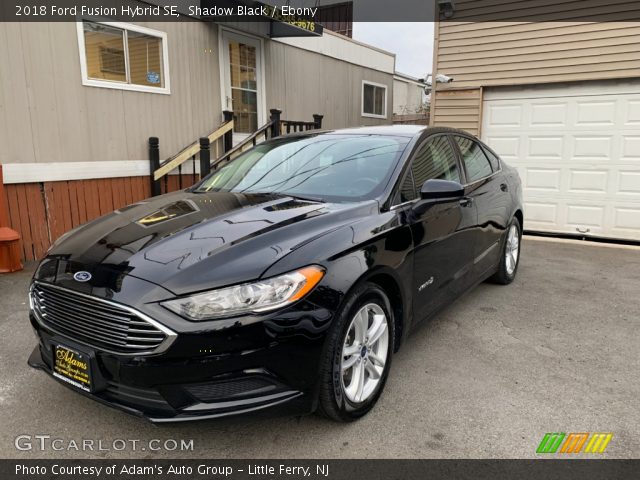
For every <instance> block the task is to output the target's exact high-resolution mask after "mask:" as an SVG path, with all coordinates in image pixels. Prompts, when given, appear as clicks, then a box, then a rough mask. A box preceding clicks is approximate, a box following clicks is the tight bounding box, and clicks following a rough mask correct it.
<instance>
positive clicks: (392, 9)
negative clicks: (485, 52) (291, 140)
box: [0, 0, 640, 33]
mask: <svg viewBox="0 0 640 480" xmlns="http://www.w3.org/2000/svg"><path fill="white" fill-rule="evenodd" d="M345 6H346V7H348V8H346V9H345ZM332 12H336V14H337V12H340V15H341V20H346V21H350V22H432V21H440V22H487V21H490V22H554V21H560V22H637V21H640V1H638V0H608V1H607V2H603V1H601V0H527V1H522V0H519V1H518V0H346V1H345V0H265V1H264V2H258V1H256V0H144V1H143V0H3V1H2V2H1V3H0V21H3V22H29V21H31V22H45V21H47V22H49V21H61V22H65V21H66V22H73V21H77V19H78V17H103V18H109V19H112V20H115V21H123V22H131V21H165V22H173V21H200V20H204V21H215V22H281V23H287V24H290V25H293V26H295V27H297V28H300V29H302V30H305V31H306V32H308V33H313V32H314V31H315V25H321V22H320V20H321V19H323V18H324V19H326V18H331V14H332ZM344 12H348V15H349V16H350V18H342V17H343V16H344ZM312 24H314V25H313V26H312ZM316 33H317V32H316Z"/></svg>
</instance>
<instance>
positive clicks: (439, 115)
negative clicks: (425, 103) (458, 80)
mask: <svg viewBox="0 0 640 480" xmlns="http://www.w3.org/2000/svg"><path fill="white" fill-rule="evenodd" d="M481 110H482V91H481V90H480V89H479V88H476V89H468V90H449V91H442V92H437V93H436V98H435V101H434V115H433V117H432V118H433V125H434V126H436V127H453V128H460V129H462V130H466V131H467V132H469V133H470V134H472V135H479V134H480V131H479V127H480V115H481Z"/></svg>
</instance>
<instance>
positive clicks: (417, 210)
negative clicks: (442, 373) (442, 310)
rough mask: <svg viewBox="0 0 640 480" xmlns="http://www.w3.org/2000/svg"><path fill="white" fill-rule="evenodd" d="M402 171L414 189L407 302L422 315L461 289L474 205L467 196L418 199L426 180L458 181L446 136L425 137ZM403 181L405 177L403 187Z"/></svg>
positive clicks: (467, 262)
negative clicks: (409, 298)
mask: <svg viewBox="0 0 640 480" xmlns="http://www.w3.org/2000/svg"><path fill="white" fill-rule="evenodd" d="M407 175H411V176H412V178H413V185H414V188H415V193H414V194H413V195H414V196H415V201H414V202H413V203H412V204H411V207H410V209H409V211H408V221H409V223H410V226H411V231H412V236H413V241H414V272H413V288H414V290H413V299H414V305H413V306H414V312H415V315H416V318H417V319H422V318H424V317H426V316H428V315H429V314H431V313H432V312H433V311H434V310H435V309H437V308H438V307H439V306H441V305H442V304H443V303H445V302H447V301H449V300H451V299H452V298H454V297H456V296H457V295H458V294H459V293H460V291H461V290H462V289H463V284H464V282H465V280H466V278H467V277H468V275H469V273H470V269H471V268H472V266H473V249H472V245H473V235H474V228H475V226H476V222H477V218H476V209H475V206H474V204H473V202H470V201H468V199H465V198H462V199H461V198H448V199H438V200H423V199H421V198H420V189H421V187H422V185H423V184H424V183H425V182H426V181H427V180H430V179H441V180H452V181H456V182H459V183H463V177H462V175H461V169H460V165H459V163H458V158H457V155H456V152H455V149H454V145H453V144H452V142H451V140H450V139H449V137H448V136H447V135H435V136H432V137H429V138H428V139H427V140H425V141H424V142H423V143H422V144H421V145H420V146H419V147H418V148H417V149H416V152H415V154H414V156H413V159H412V163H411V167H410V169H409V171H408V173H407ZM406 185H407V180H406V179H405V182H404V184H403V186H404V188H405V189H406V188H407V187H406ZM408 195H409V194H407V193H405V194H404V197H407V196H408Z"/></svg>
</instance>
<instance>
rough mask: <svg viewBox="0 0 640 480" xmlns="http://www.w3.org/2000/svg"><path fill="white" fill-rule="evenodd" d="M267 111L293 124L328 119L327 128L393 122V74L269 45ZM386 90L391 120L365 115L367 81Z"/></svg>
mask: <svg viewBox="0 0 640 480" xmlns="http://www.w3.org/2000/svg"><path fill="white" fill-rule="evenodd" d="M265 57H266V62H265V64H266V72H265V74H266V75H265V76H266V83H267V85H266V88H267V99H268V103H269V104H268V107H269V108H272V107H273V106H276V107H278V108H280V109H281V110H282V111H283V112H284V114H283V116H284V118H286V119H291V120H308V121H311V120H312V118H311V114H312V113H320V114H322V115H324V119H323V122H322V126H323V127H326V128H344V127H356V126H361V125H379V124H389V123H391V116H392V112H393V74H391V73H386V72H381V71H379V70H373V69H370V68H366V67H362V66H359V65H355V64H352V63H348V62H344V61H341V60H338V59H336V58H333V57H330V56H327V55H320V54H317V53H314V52H311V51H308V50H303V49H301V48H297V47H294V46H291V45H287V44H285V43H281V42H274V41H271V42H265ZM363 80H364V81H369V82H373V83H378V84H382V85H386V86H387V98H386V104H387V109H386V112H387V118H386V119H378V118H369V117H363V116H362V115H361V112H362V82H363Z"/></svg>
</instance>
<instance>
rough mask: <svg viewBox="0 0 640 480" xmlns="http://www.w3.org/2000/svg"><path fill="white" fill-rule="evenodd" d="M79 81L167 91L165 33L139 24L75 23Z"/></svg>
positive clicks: (167, 75) (92, 84)
mask: <svg viewBox="0 0 640 480" xmlns="http://www.w3.org/2000/svg"><path fill="white" fill-rule="evenodd" d="M78 43H79V45H80V64H81V68H82V83H83V84H84V85H89V86H94V87H106V88H119V89H124V90H135V91H142V92H156V93H169V66H168V63H169V62H168V52H167V35H166V33H164V32H160V31H157V30H151V29H149V28H145V27H140V26H138V25H128V24H122V23H116V22H96V21H91V20H83V21H82V22H79V23H78Z"/></svg>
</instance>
